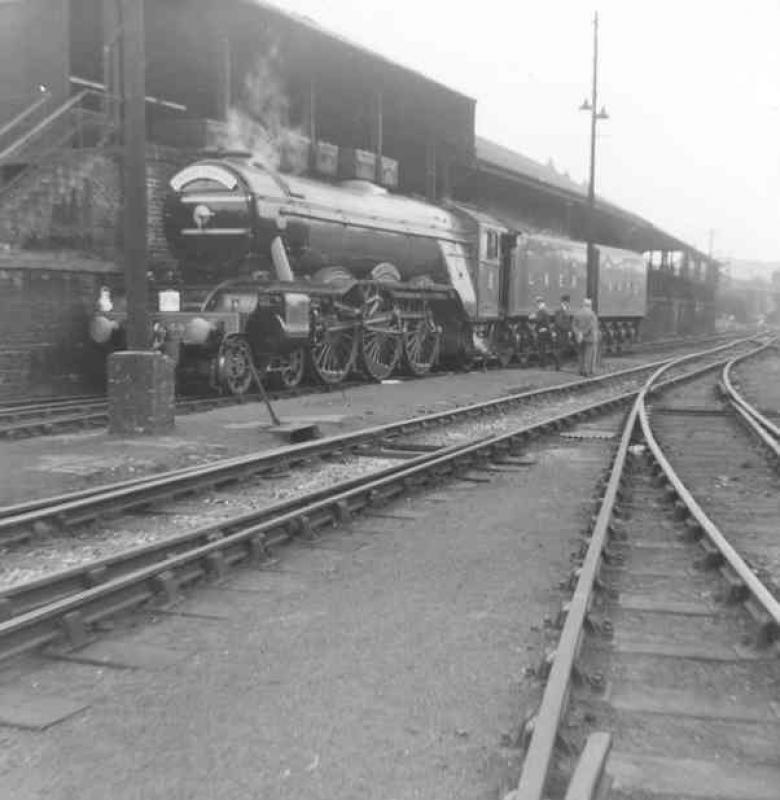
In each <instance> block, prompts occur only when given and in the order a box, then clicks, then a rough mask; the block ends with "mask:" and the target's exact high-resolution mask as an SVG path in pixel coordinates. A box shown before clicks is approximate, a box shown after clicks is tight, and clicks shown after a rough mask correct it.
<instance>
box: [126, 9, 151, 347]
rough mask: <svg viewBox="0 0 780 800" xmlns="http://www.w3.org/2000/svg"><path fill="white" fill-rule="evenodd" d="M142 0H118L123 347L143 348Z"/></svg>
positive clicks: (146, 333)
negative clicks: (124, 306) (124, 296)
mask: <svg viewBox="0 0 780 800" xmlns="http://www.w3.org/2000/svg"><path fill="white" fill-rule="evenodd" d="M143 11H144V9H143V0H122V28H123V33H124V35H123V45H124V46H123V47H122V57H123V59H122V60H123V69H122V79H123V80H122V84H123V93H122V95H123V101H124V102H123V145H124V148H123V149H124V165H123V166H124V170H123V187H124V200H125V208H124V256H125V260H124V272H125V288H126V291H127V347H128V349H130V350H147V349H148V348H149V330H148V328H149V322H148V315H147V304H148V287H147V280H146V102H145V97H146V55H145V49H146V48H145V46H144V45H145V42H144V16H143Z"/></svg>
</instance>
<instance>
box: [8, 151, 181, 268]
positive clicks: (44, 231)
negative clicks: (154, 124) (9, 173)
mask: <svg viewBox="0 0 780 800" xmlns="http://www.w3.org/2000/svg"><path fill="white" fill-rule="evenodd" d="M191 160H192V155H191V154H188V153H185V152H183V151H180V150H177V149H175V148H169V147H160V146H150V147H149V148H148V157H147V203H148V263H149V267H150V269H153V270H157V269H160V270H166V269H168V268H171V267H173V266H174V262H173V259H172V257H171V255H170V253H169V252H168V247H167V244H166V241H165V236H164V234H163V226H162V207H163V202H164V200H165V195H166V193H167V186H168V180H169V179H170V177H171V175H173V173H174V172H176V171H177V170H179V169H180V168H181V167H182V166H184V165H185V164H187V163H189V162H190V161H191ZM121 202H122V201H121V174H120V158H119V155H118V154H117V153H115V152H114V153H112V152H109V151H107V150H102V149H95V150H88V149H87V150H63V151H60V152H59V153H57V154H56V155H54V156H51V157H49V158H48V159H46V160H45V161H44V162H43V163H41V164H40V165H38V166H36V167H33V168H32V169H30V170H29V171H28V172H27V173H26V174H24V175H23V176H22V177H21V179H20V180H19V181H18V182H17V183H15V184H13V185H11V186H10V187H8V188H7V189H6V190H5V191H0V242H4V243H7V244H10V245H12V246H13V247H15V248H19V249H23V250H41V249H44V250H50V249H58V250H61V249H63V248H68V249H73V250H77V251H79V252H82V253H89V254H91V255H96V256H99V257H101V258H107V259H112V260H116V261H119V260H120V259H121V247H122V221H121V216H120V215H121Z"/></svg>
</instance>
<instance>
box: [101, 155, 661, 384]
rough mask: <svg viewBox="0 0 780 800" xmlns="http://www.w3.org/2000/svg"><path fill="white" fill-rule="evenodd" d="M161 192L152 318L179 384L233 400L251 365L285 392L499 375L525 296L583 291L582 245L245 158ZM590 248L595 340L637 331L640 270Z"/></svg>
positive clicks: (528, 331) (189, 170) (515, 338)
mask: <svg viewBox="0 0 780 800" xmlns="http://www.w3.org/2000/svg"><path fill="white" fill-rule="evenodd" d="M170 189H171V193H170V196H169V197H168V200H167V202H166V206H165V210H164V227H165V234H166V237H167V240H168V243H169V247H170V249H171V251H172V252H173V254H174V255H175V257H176V259H177V262H178V264H179V266H180V276H181V285H179V286H178V287H177V288H176V289H171V288H169V289H167V290H165V291H161V292H160V293H159V300H160V305H159V311H157V312H155V313H153V314H152V322H153V335H154V339H155V345H156V346H157V347H159V348H160V349H162V350H164V351H165V352H167V353H168V354H169V355H171V356H172V357H173V358H175V359H176V361H177V379H178V380H179V381H180V383H182V384H184V383H189V382H191V381H208V382H209V383H210V384H211V385H212V386H214V387H215V388H218V389H219V390H221V391H224V392H227V393H231V394H242V393H244V392H246V391H247V390H248V389H249V387H250V386H251V384H252V380H253V376H252V366H253V365H254V366H255V367H256V368H258V370H259V371H260V372H261V374H265V375H268V376H269V377H270V378H272V379H273V380H274V381H275V382H276V383H277V384H278V385H279V386H282V387H288V388H289V387H294V386H296V385H297V384H299V383H300V382H301V381H302V380H304V377H305V376H306V374H307V372H308V373H310V374H311V375H312V376H313V377H314V378H315V379H316V380H319V381H321V382H324V383H327V384H337V383H339V382H340V381H342V380H344V379H345V378H346V377H347V376H348V375H349V374H350V373H353V372H359V373H361V374H363V375H364V376H366V377H367V378H369V379H372V380H376V381H381V380H383V379H386V378H388V377H389V376H390V375H392V374H393V373H394V372H396V371H401V370H403V371H404V372H406V373H407V374H411V375H416V376H422V375H425V374H427V373H428V372H430V370H432V369H433V368H434V367H436V366H437V364H440V363H448V364H452V365H457V366H460V367H467V366H468V365H469V364H470V363H471V362H472V361H473V360H474V359H477V358H478V359H483V360H495V361H497V362H498V363H500V364H501V365H503V366H505V365H507V364H509V363H510V362H511V361H513V360H520V361H524V360H527V359H529V358H531V357H532V356H533V354H534V352H535V347H536V343H535V335H534V331H533V326H532V325H531V324H530V323H529V318H530V317H531V315H532V313H533V308H534V298H536V297H538V296H541V297H544V298H545V300H546V301H547V303H548V305H550V306H551V307H552V306H555V305H557V303H558V299H559V297H560V296H561V295H562V294H568V295H570V296H571V299H572V303H573V304H574V307H576V306H577V305H578V304H579V302H580V301H581V300H582V298H583V297H584V294H585V286H586V247H585V245H584V244H583V243H581V242H575V241H570V240H565V239H560V238H555V237H552V236H546V235H539V234H530V233H527V232H522V231H518V230H517V229H516V228H515V227H514V226H513V225H511V224H509V223H507V222H504V221H502V220H501V219H499V218H497V217H495V216H491V215H490V214H487V213H485V212H484V211H482V210H480V209H477V208H474V207H471V206H468V205H465V204H458V203H448V204H447V205H446V207H445V206H436V205H432V204H429V203H426V202H424V201H421V200H418V199H415V198H410V197H406V196H402V195H399V194H391V193H389V192H388V191H387V190H386V189H384V188H382V187H380V186H378V185H376V184H374V183H372V182H369V181H364V180H348V181H343V182H341V183H339V184H328V183H324V182H321V181H317V180H314V179H311V178H308V177H301V176H293V175H286V174H284V175H283V174H280V173H278V172H276V171H274V170H271V169H269V168H268V167H266V166H264V165H263V164H261V163H258V162H257V161H255V160H253V159H252V157H251V156H250V155H248V154H239V155H236V154H234V155H228V156H223V157H218V158H210V159H205V160H201V161H197V162H195V163H193V164H191V165H189V166H187V167H185V168H184V169H182V170H181V171H179V172H178V173H177V174H175V175H174V176H173V178H172V179H171V181H170ZM598 253H599V260H600V270H599V274H600V288H599V300H600V319H601V326H602V333H603V335H604V337H605V339H606V340H607V342H608V343H610V344H616V345H619V344H620V343H623V342H626V341H630V340H632V339H634V338H635V337H636V336H637V333H638V326H639V323H640V320H641V319H642V317H643V316H644V314H645V308H646V269H647V268H646V264H645V262H644V259H643V258H642V257H641V256H640V255H639V254H637V253H634V252H630V251H625V250H617V249H614V248H608V247H599V248H598ZM109 305H110V304H109ZM123 321H124V314H122V313H117V312H114V311H108V310H104V311H101V312H99V313H98V314H97V315H96V317H95V318H94V319H93V324H92V335H93V339H94V340H95V341H97V342H100V343H102V344H110V345H113V346H117V345H121V338H122V325H123Z"/></svg>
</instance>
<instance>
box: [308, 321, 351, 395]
mask: <svg viewBox="0 0 780 800" xmlns="http://www.w3.org/2000/svg"><path fill="white" fill-rule="evenodd" d="M357 348H358V337H357V335H356V332H355V326H354V324H353V323H351V322H342V321H341V320H330V321H325V322H321V323H320V324H318V325H317V326H316V327H315V329H314V332H313V334H312V341H311V344H310V346H309V360H310V364H311V369H312V372H313V373H314V376H315V377H316V378H317V379H318V380H320V381H322V383H327V384H331V385H333V384H336V383H340V382H341V381H343V380H344V378H346V377H347V375H349V372H350V370H351V369H352V367H353V365H354V363H355V357H356V355H357Z"/></svg>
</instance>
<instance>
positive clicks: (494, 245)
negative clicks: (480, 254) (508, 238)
mask: <svg viewBox="0 0 780 800" xmlns="http://www.w3.org/2000/svg"><path fill="white" fill-rule="evenodd" d="M485 260H486V261H498V231H494V230H492V229H491V228H486V229H485Z"/></svg>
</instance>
